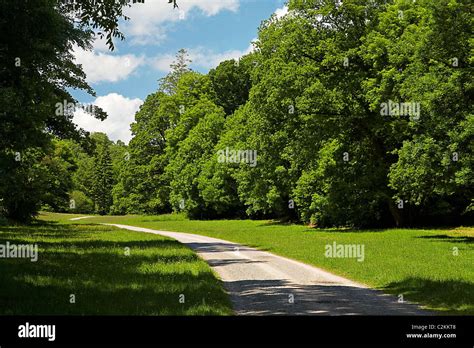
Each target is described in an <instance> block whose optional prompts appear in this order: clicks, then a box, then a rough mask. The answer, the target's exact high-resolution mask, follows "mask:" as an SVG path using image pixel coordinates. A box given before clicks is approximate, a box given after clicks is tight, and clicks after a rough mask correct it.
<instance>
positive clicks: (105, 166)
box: [92, 144, 114, 215]
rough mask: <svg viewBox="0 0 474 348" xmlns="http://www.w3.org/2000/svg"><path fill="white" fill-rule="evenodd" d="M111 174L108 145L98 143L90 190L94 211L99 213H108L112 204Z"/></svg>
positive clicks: (112, 179)
mask: <svg viewBox="0 0 474 348" xmlns="http://www.w3.org/2000/svg"><path fill="white" fill-rule="evenodd" d="M113 175H114V173H113V168H112V159H111V157H110V149H109V146H108V145H107V144H99V145H98V147H97V154H96V156H95V158H94V177H93V180H94V181H93V183H92V190H93V196H94V202H95V206H96V211H97V212H98V213H99V214H100V215H105V214H108V213H109V210H110V207H111V206H112V187H113V185H114V176H113Z"/></svg>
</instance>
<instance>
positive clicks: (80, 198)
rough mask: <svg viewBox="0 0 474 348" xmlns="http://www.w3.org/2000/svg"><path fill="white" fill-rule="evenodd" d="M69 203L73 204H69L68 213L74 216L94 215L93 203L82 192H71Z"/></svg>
mask: <svg viewBox="0 0 474 348" xmlns="http://www.w3.org/2000/svg"><path fill="white" fill-rule="evenodd" d="M69 201H70V202H74V204H73V205H71V204H70V206H69V209H68V211H69V212H70V213H76V214H91V213H94V212H95V210H94V202H93V201H92V199H90V198H89V197H87V196H86V194H85V193H84V192H82V191H72V192H71V193H70V194H69Z"/></svg>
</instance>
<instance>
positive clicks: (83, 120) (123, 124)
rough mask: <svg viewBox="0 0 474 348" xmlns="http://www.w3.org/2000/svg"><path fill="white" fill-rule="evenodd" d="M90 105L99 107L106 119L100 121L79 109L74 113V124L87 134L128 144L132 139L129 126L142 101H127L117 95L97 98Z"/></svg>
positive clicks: (111, 94) (125, 98) (112, 94)
mask: <svg viewBox="0 0 474 348" xmlns="http://www.w3.org/2000/svg"><path fill="white" fill-rule="evenodd" d="M92 104H94V105H97V106H100V107H101V108H102V109H103V110H104V111H105V112H107V114H108V117H107V119H106V120H105V121H100V120H98V119H96V118H94V117H93V116H91V115H89V114H86V113H85V112H84V111H83V110H81V109H79V110H77V111H76V112H75V113H74V119H73V121H74V123H75V124H77V125H78V126H79V127H81V128H83V129H85V130H87V131H89V132H103V133H106V134H107V135H108V136H109V138H110V139H112V140H114V141H117V140H122V141H123V142H125V143H128V142H129V141H130V139H131V138H132V133H131V131H130V124H131V123H132V122H134V120H135V113H136V112H137V111H138V109H139V108H140V106H141V105H142V104H143V101H142V100H141V99H139V98H135V99H129V98H127V97H124V96H122V95H120V94H117V93H110V94H108V95H105V96H100V97H98V98H97V99H96V100H95V101H94V102H93V103H92Z"/></svg>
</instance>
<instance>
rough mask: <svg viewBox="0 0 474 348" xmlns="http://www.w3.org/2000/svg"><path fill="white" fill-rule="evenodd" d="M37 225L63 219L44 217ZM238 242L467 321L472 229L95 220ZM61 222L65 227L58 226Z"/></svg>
mask: <svg viewBox="0 0 474 348" xmlns="http://www.w3.org/2000/svg"><path fill="white" fill-rule="evenodd" d="M42 218H43V219H52V220H54V219H58V218H59V219H64V217H63V216H61V215H47V216H43V217H42ZM100 222H108V223H120V224H128V225H134V226H141V227H148V228H154V229H161V230H168V231H177V232H189V233H197V234H202V235H206V236H211V237H216V238H221V239H225V240H229V241H234V242H239V243H243V244H246V245H249V246H253V247H257V248H259V249H262V250H267V251H270V252H273V253H275V254H279V255H283V256H286V257H289V258H292V259H295V260H300V261H303V262H306V263H308V264H312V265H316V266H318V267H321V268H324V269H327V270H329V271H332V272H333V273H336V274H339V275H342V276H345V277H347V278H350V279H353V280H356V281H359V282H361V283H364V284H367V285H369V286H372V287H375V288H378V289H382V290H384V291H386V292H388V293H392V294H395V295H400V294H403V296H404V299H405V300H409V301H413V302H418V303H420V304H422V305H424V306H425V307H426V308H430V309H435V310H438V311H440V313H446V314H471V315H472V314H474V244H473V241H474V228H472V227H459V228H455V229H382V230H362V231H357V230H337V229H332V230H323V229H311V228H307V227H305V226H301V225H288V224H279V223H276V222H272V221H250V220H221V221H190V220H187V219H185V218H184V217H182V216H179V215H162V216H115V217H94V218H91V219H85V220H80V221H78V223H81V224H90V223H100ZM65 223H68V222H65ZM333 242H336V243H338V244H362V245H364V247H365V259H364V261H363V262H358V261H357V260H356V259H350V258H327V257H325V246H326V245H327V244H332V243H333Z"/></svg>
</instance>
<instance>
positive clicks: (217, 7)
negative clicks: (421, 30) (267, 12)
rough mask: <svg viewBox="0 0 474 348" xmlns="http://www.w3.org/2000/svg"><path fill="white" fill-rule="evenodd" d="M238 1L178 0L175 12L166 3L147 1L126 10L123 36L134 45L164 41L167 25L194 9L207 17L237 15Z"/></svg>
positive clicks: (184, 16)
mask: <svg viewBox="0 0 474 348" xmlns="http://www.w3.org/2000/svg"><path fill="white" fill-rule="evenodd" d="M239 1H240V0H179V8H177V9H175V8H173V6H172V5H171V4H168V2H167V1H156V0H155V1H151V0H150V1H146V2H145V3H144V4H141V3H140V4H133V5H132V6H131V7H129V8H126V9H125V11H124V14H125V15H126V16H128V17H130V21H128V22H125V23H124V24H123V31H124V33H125V36H127V37H130V39H131V42H132V43H135V44H149V43H153V44H157V43H160V42H162V41H163V40H164V39H165V38H166V32H167V27H166V26H167V24H170V23H174V22H179V21H183V20H186V18H188V17H189V15H190V13H191V12H192V11H193V10H195V9H197V10H200V11H201V12H202V13H203V14H204V15H206V16H215V15H216V14H218V13H219V12H221V11H225V10H228V11H233V12H236V11H237V10H238V9H239Z"/></svg>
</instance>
